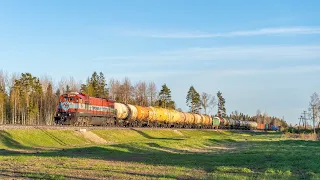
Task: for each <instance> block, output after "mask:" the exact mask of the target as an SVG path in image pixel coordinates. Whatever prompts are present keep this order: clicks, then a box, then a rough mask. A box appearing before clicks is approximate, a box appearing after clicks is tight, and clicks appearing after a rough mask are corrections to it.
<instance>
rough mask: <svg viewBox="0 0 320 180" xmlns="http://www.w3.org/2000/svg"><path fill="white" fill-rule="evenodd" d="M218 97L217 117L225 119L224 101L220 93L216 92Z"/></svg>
mask: <svg viewBox="0 0 320 180" xmlns="http://www.w3.org/2000/svg"><path fill="white" fill-rule="evenodd" d="M217 96H218V115H220V116H222V117H226V114H227V113H226V108H225V106H224V105H225V99H224V98H223V96H222V93H221V92H220V91H218V93H217Z"/></svg>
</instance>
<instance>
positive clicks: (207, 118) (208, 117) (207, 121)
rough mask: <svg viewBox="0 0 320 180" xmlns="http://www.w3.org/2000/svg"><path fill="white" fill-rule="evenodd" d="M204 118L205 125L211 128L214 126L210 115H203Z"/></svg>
mask: <svg viewBox="0 0 320 180" xmlns="http://www.w3.org/2000/svg"><path fill="white" fill-rule="evenodd" d="M203 116H204V121H203V124H205V125H207V126H209V125H211V124H212V118H211V117H210V116H208V115H203Z"/></svg>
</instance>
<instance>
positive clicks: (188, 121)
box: [184, 113, 194, 124]
mask: <svg viewBox="0 0 320 180" xmlns="http://www.w3.org/2000/svg"><path fill="white" fill-rule="evenodd" d="M184 114H185V116H186V121H185V122H186V124H194V116H193V114H191V113H184Z"/></svg>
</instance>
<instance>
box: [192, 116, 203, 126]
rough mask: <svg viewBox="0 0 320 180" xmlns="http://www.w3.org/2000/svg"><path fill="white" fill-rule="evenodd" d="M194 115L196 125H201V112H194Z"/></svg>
mask: <svg viewBox="0 0 320 180" xmlns="http://www.w3.org/2000/svg"><path fill="white" fill-rule="evenodd" d="M193 115H194V122H195V124H196V125H200V124H201V123H202V122H201V116H200V115H199V114H193Z"/></svg>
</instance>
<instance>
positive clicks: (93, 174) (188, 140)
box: [0, 129, 320, 180]
mask: <svg viewBox="0 0 320 180" xmlns="http://www.w3.org/2000/svg"><path fill="white" fill-rule="evenodd" d="M319 162H320V142H319V141H317V142H316V141H303V140H293V139H286V138H284V137H283V136H282V134H281V133H253V132H252V133H240V132H227V131H223V132H219V131H218V132H215V131H201V130H178V131H174V130H135V129H132V130H129V129H128V130H116V129H112V130H92V131H90V132H84V133H80V132H78V131H72V130H39V129H33V130H32V129H30V130H5V131H0V179H6V178H12V177H15V178H21V179H24V178H26V179H28V178H30V179H37V178H39V179H106V178H110V179H132V178H135V179H241V180H242V179H319V178H320V163H319Z"/></svg>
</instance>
